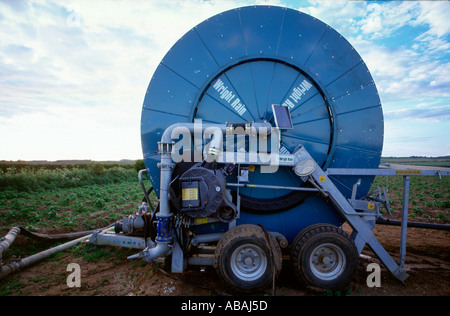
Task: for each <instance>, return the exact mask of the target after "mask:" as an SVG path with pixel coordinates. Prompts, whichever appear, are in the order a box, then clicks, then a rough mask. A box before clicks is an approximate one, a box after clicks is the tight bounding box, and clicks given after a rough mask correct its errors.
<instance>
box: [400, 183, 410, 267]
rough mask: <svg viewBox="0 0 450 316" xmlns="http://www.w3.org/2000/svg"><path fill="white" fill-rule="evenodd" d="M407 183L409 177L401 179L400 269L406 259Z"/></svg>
mask: <svg viewBox="0 0 450 316" xmlns="http://www.w3.org/2000/svg"><path fill="white" fill-rule="evenodd" d="M409 182H410V177H409V176H404V177H403V204H402V227H401V235H400V267H403V266H404V265H405V257H406V235H407V231H408V204H409Z"/></svg>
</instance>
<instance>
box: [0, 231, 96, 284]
mask: <svg viewBox="0 0 450 316" xmlns="http://www.w3.org/2000/svg"><path fill="white" fill-rule="evenodd" d="M90 237H91V235H87V236H83V237H81V238H78V239H75V240H72V241H69V242H67V243H65V244H62V245H59V246H56V247H53V248H50V249H48V250H45V251H42V252H39V253H37V254H34V255H31V256H29V257H26V258H24V259H22V260H20V261H18V262H13V263H10V264H7V265H4V266H2V267H1V270H0V280H1V279H3V278H5V277H6V276H8V275H10V274H11V273H13V272H16V271H17V270H19V269H23V268H25V267H27V266H29V265H31V264H33V263H36V262H38V261H41V260H43V259H45V258H47V257H49V256H51V255H52V254H54V253H57V252H60V251H63V250H66V249H68V248H71V247H73V246H75V245H76V244H78V243H80V242H82V241H84V240H86V239H88V238H90Z"/></svg>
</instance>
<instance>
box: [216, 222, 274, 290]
mask: <svg viewBox="0 0 450 316" xmlns="http://www.w3.org/2000/svg"><path fill="white" fill-rule="evenodd" d="M267 239H269V240H270V246H269V243H268V242H267V241H266V240H267ZM269 247H270V248H269ZM271 254H272V255H273V257H271ZM281 265H282V255H281V249H280V247H279V245H278V243H277V242H276V240H275V238H274V237H273V236H272V235H271V234H270V233H268V234H267V236H266V235H265V233H264V231H263V229H262V228H261V227H258V226H256V225H239V226H236V227H234V228H232V229H230V230H229V231H228V232H226V233H225V234H224V235H223V236H222V238H221V239H220V240H219V242H218V244H217V247H216V250H215V254H214V266H215V268H216V270H217V273H218V274H219V275H220V276H221V278H222V279H223V280H224V281H225V283H227V284H228V285H230V286H231V287H232V288H234V289H236V290H238V291H241V292H250V291H257V290H261V289H263V288H265V287H267V286H269V285H270V284H271V283H272V281H273V276H274V275H273V271H274V269H275V277H276V276H278V274H279V273H280V271H281Z"/></svg>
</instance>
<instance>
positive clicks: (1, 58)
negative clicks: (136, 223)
mask: <svg viewBox="0 0 450 316" xmlns="http://www.w3.org/2000/svg"><path fill="white" fill-rule="evenodd" d="M283 2H284V1H281V0H273V1H270V0H268V1H264V0H257V1H252V2H249V1H244V0H227V1H201V0H183V1H175V0H169V1H153V0H152V1H149V0H134V1H133V2H132V4H130V1H99V0H97V1H93V0H77V1H57V0H48V1H42V0H28V1H26V0H21V1H5V0H3V1H2V0H0V29H1V30H2V32H0V135H14V137H15V138H14V139H15V140H16V141H13V138H12V137H4V136H0V146H1V151H0V159H65V158H74V157H79V158H91V159H97V158H99V157H102V158H101V159H103V156H102V155H103V154H105V155H106V156H108V157H109V158H108V159H110V158H113V156H114V158H113V159H121V158H136V159H137V158H140V157H141V147H140V146H141V145H140V135H139V126H140V111H141V106H142V102H143V99H144V96H145V91H146V89H147V85H148V83H149V81H150V79H151V76H152V74H153V71H154V70H155V69H156V67H157V65H158V64H159V62H160V60H161V59H162V58H163V57H164V55H165V54H166V52H167V51H168V50H169V49H170V48H171V46H172V45H173V44H175V42H176V41H177V40H178V39H179V38H180V37H181V36H182V35H184V34H185V33H186V32H188V31H189V30H190V29H191V28H192V27H194V26H195V25H197V24H198V23H200V22H202V21H203V20H205V19H207V18H209V17H211V16H213V15H215V14H218V13H220V12H223V11H225V10H229V9H232V8H235V7H239V6H246V5H253V4H272V5H282V4H283ZM288 3H290V5H289V6H290V7H293V8H296V9H300V10H301V11H303V12H305V13H308V14H311V15H312V16H314V17H316V18H318V19H320V20H322V21H324V22H325V23H327V24H329V25H330V26H331V27H333V28H335V29H336V30H337V31H338V32H339V33H341V34H342V35H343V36H344V37H346V38H347V39H348V40H349V41H350V43H351V44H352V45H353V46H355V48H356V50H357V51H358V52H359V53H360V54H361V56H362V57H363V59H364V61H365V62H366V63H367V65H368V67H369V69H370V71H371V73H372V75H373V76H374V79H375V83H376V84H377V87H378V88H379V90H380V96H381V98H382V101H383V102H384V103H383V107H384V109H385V111H386V112H387V113H388V117H389V114H390V115H391V118H392V119H394V118H395V119H398V117H399V116H398V115H397V114H400V113H399V112H395V111H400V110H404V109H405V108H407V106H409V107H411V108H414V109H415V110H416V112H415V113H416V114H417V113H418V110H417V109H418V108H417V106H418V102H419V103H420V104H421V107H420V109H421V110H426V109H427V107H430V106H431V109H432V110H431V112H433V111H434V110H433V109H434V108H437V107H442V106H444V105H448V104H449V103H450V102H448V97H450V95H449V94H450V89H449V87H450V79H449V78H450V63H449V60H450V58H449V55H448V52H449V51H450V42H449V40H448V34H449V27H450V24H449V23H448V17H449V16H450V12H449V9H450V5H449V3H448V2H444V1H436V2H431V1H424V2H415V1H404V2H397V1H394V2H386V3H385V2H382V3H370V2H365V1H344V0H339V1H329V0H311V1H306V0H305V1H301V2H298V1H290V2H288ZM404 27H411V29H414V30H415V31H416V33H415V34H416V35H415V36H413V37H412V40H411V42H410V43H403V44H402V45H398V46H396V45H395V44H393V43H392V42H391V43H390V44H389V45H386V44H385V43H386V42H385V40H391V39H392V38H393V37H395V35H396V34H397V33H396V32H398V31H399V30H401V29H402V28H404ZM418 30H421V33H417V32H418ZM436 98H439V103H438V104H435V103H433V102H434V99H436ZM444 98H447V99H446V100H445V99H444ZM399 104H401V106H399ZM411 113H412V112H411ZM421 113H423V112H421ZM433 113H436V112H433ZM39 133H40V134H39ZM38 135H41V136H38ZM9 138H10V139H9ZM38 144H41V146H39V145H38ZM44 144H45V146H44ZM68 144H70V145H68ZM83 144H85V145H84V147H83ZM75 145H79V147H75ZM61 146H64V147H61ZM13 149H14V150H13ZM52 155H53V156H52ZM71 155H72V157H70V156H71ZM44 157H45V158H44ZM52 157H53V158H52ZM99 159H100V158H99Z"/></svg>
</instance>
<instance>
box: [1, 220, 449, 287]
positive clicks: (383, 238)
mask: <svg viewBox="0 0 450 316" xmlns="http://www.w3.org/2000/svg"><path fill="white" fill-rule="evenodd" d="M374 233H375V234H376V236H377V238H378V240H379V241H380V242H381V244H382V245H383V246H384V247H385V249H386V250H387V251H388V252H389V253H390V254H391V255H392V257H393V258H394V259H395V260H396V261H397V262H398V260H399V245H400V227H393V226H382V225H377V227H375V229H374ZM20 238H25V237H19V239H20ZM22 242H24V241H23V240H22ZM19 244H20V241H19ZM449 245H450V232H449V231H438V230H428V229H422V228H408V244H407V256H406V266H405V270H406V272H407V273H408V274H409V275H410V276H409V278H408V279H407V280H406V283H405V284H402V283H401V282H399V281H397V280H396V279H395V278H394V277H393V276H392V275H391V274H390V273H389V272H388V271H387V270H386V269H385V268H384V267H383V265H382V264H380V265H381V267H382V270H381V287H379V288H376V287H373V288H369V287H368V286H367V283H366V280H367V277H368V276H369V274H370V272H371V271H370V272H367V271H366V267H367V265H368V264H369V263H372V262H375V263H380V262H379V260H378V259H377V258H376V257H375V255H374V254H373V253H372V252H371V250H369V249H367V248H366V249H365V250H364V251H363V255H362V257H361V258H360V264H359V266H360V267H359V271H358V273H357V275H356V277H355V279H354V281H353V282H352V283H351V285H350V287H349V288H348V289H346V290H345V291H342V292H324V293H318V292H315V291H313V290H312V289H309V288H307V287H306V286H305V285H303V284H300V283H298V282H297V281H295V280H294V279H293V277H292V276H293V273H292V271H291V269H290V267H289V261H287V260H285V261H284V262H283V270H282V272H281V274H280V276H279V277H278V279H277V281H276V292H275V294H276V295H277V296H305V295H350V296H448V295H450V253H449ZM79 247H80V248H82V247H88V248H89V247H90V248H91V251H98V250H95V249H93V248H95V247H96V246H92V245H82V246H79ZM103 248H104V249H102V251H103V252H104V253H106V254H109V255H108V256H104V258H100V259H97V260H94V261H92V260H89V261H87V260H85V259H83V257H82V256H81V255H80V254H79V253H77V252H71V251H65V252H62V253H60V254H59V255H57V256H56V257H52V258H51V259H50V260H46V261H44V262H41V263H38V264H36V265H34V266H31V267H28V268H26V269H25V270H23V271H21V272H18V273H16V274H14V275H11V276H9V277H8V278H7V279H4V280H2V281H0V288H1V291H3V293H0V294H2V295H8V296H145V295H149V296H217V295H226V294H229V295H239V293H235V292H233V291H232V290H231V289H229V288H227V287H226V286H225V285H224V284H223V283H222V281H220V280H219V278H218V275H217V274H216V272H215V271H214V269H213V268H212V267H207V268H205V269H204V270H203V269H202V270H201V269H200V268H198V267H194V268H193V269H190V270H189V271H187V272H185V273H183V274H171V273H169V271H170V268H167V267H165V265H164V263H160V264H156V263H152V264H144V263H142V262H141V261H140V260H127V259H126V256H128V255H130V254H134V253H136V252H137V251H136V250H128V249H123V248H113V247H103ZM69 263H77V264H79V265H80V268H81V287H79V288H77V287H73V288H71V287H68V286H67V283H66V280H67V278H68V276H69V275H70V273H71V271H69V272H68V271H67V265H68V264H69ZM255 295H258V296H260V295H272V290H271V289H268V290H267V291H266V292H264V293H255Z"/></svg>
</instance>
